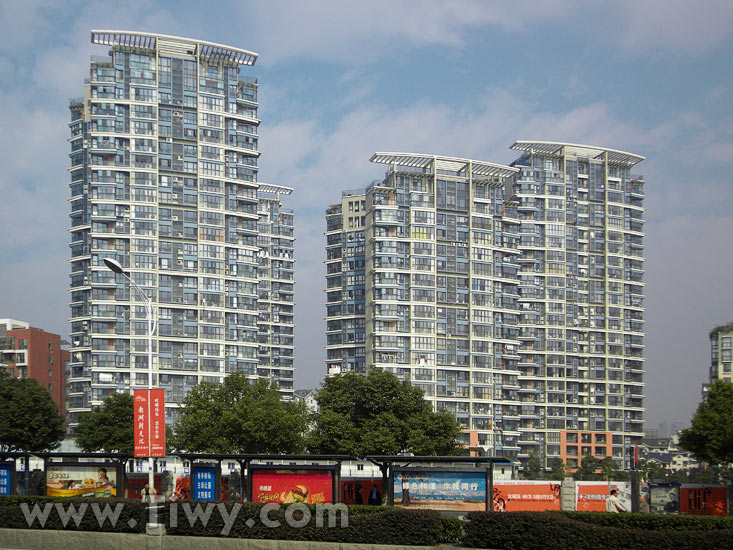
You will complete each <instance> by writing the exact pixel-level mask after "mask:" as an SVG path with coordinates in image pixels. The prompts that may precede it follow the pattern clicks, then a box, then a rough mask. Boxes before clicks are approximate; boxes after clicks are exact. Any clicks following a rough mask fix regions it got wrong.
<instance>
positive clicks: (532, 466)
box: [522, 451, 544, 479]
mask: <svg viewBox="0 0 733 550" xmlns="http://www.w3.org/2000/svg"><path fill="white" fill-rule="evenodd" d="M522 473H523V474H524V478H525V479H543V478H544V469H543V468H542V461H541V460H540V457H539V455H538V454H537V452H535V451H532V452H531V453H529V458H528V459H527V463H526V464H525V465H524V469H523V472H522Z"/></svg>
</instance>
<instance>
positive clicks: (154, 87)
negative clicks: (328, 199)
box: [69, 31, 293, 429]
mask: <svg viewBox="0 0 733 550" xmlns="http://www.w3.org/2000/svg"><path fill="white" fill-rule="evenodd" d="M91 41H92V43H94V44H99V45H104V46H107V47H108V53H109V55H108V56H106V57H100V56H92V60H91V65H90V74H89V78H88V79H87V80H86V82H85V86H84V96H83V97H80V98H76V99H72V100H71V101H70V110H71V123H70V128H71V137H70V140H69V141H70V144H71V155H70V157H71V168H70V175H71V185H70V187H71V200H70V202H71V325H72V326H71V340H72V349H71V363H70V394H69V408H70V417H69V420H70V426H71V427H72V429H73V426H74V424H75V422H76V420H77V415H78V413H79V412H80V411H84V410H88V409H89V407H90V406H93V405H98V404H100V403H101V401H102V399H103V398H104V397H105V396H107V395H108V394H110V393H111V392H120V391H129V390H130V389H132V388H136V387H140V388H145V387H147V384H148V364H147V324H146V311H145V306H144V302H143V301H141V299H140V298H139V297H138V296H137V295H136V293H135V292H134V291H133V289H131V288H130V285H129V284H127V282H126V281H125V279H124V278H123V277H122V276H120V275H115V274H114V273H113V272H111V271H110V270H109V269H107V268H106V267H105V265H104V259H105V258H111V259H114V260H116V261H117V262H119V263H120V264H121V265H122V266H123V267H124V269H125V270H126V271H128V272H129V276H130V277H131V278H132V280H133V281H135V282H136V283H137V284H138V285H139V286H140V287H141V288H142V289H143V290H144V292H145V293H146V294H148V295H149V296H151V297H152V301H153V303H154V310H155V312H156V314H157V315H156V316H157V326H156V332H155V335H154V342H153V355H154V358H153V368H154V371H155V374H154V377H153V378H154V379H153V385H155V386H158V387H162V388H165V390H166V401H167V407H166V418H167V420H169V421H171V420H173V419H174V417H175V412H176V407H177V404H178V403H179V402H180V401H181V400H182V399H183V397H184V396H185V394H186V393H187V392H188V391H189V390H190V389H191V388H192V387H194V386H195V385H196V384H198V383H199V382H201V381H211V382H217V381H220V380H221V379H222V378H223V377H224V376H226V375H227V374H228V373H232V372H244V373H246V374H248V375H250V376H252V377H253V378H254V377H257V376H266V377H269V378H272V379H277V381H278V383H279V384H280V389H281V393H282V394H283V396H284V397H285V398H287V397H289V396H291V395H292V391H293V390H292V377H293V376H292V373H293V364H292V353H291V352H290V353H288V352H287V351H285V352H284V353H280V355H279V359H278V360H277V361H275V362H272V361H271V362H269V364H268V365H267V366H266V367H264V362H265V360H266V358H267V357H268V354H269V353H270V351H271V350H272V349H273V348H272V347H270V346H271V342H272V339H271V337H270V335H271V334H281V331H280V330H279V329H277V328H276V327H274V326H273V324H272V323H273V322H272V321H266V320H264V319H262V322H261V321H260V317H261V316H262V315H263V314H264V313H265V311H268V312H272V311H274V310H278V314H279V313H280V311H283V315H281V316H279V317H278V318H279V319H283V320H284V321H283V327H284V329H285V332H286V334H287V333H289V336H286V337H284V338H285V339H287V338H288V337H289V338H292V317H288V313H289V315H292V283H293V281H292V213H285V212H283V211H280V210H279V208H280V206H281V205H280V202H279V196H280V195H281V194H282V191H283V188H278V187H277V186H270V187H271V188H270V187H265V188H263V187H262V186H261V184H258V183H257V159H258V157H259V152H258V138H257V134H258V126H259V123H260V121H259V119H258V118H257V107H258V103H257V81H256V79H254V78H252V77H251V76H247V75H246V74H243V73H245V72H246V71H245V69H247V68H248V67H250V66H252V65H253V64H254V63H255V61H256V59H257V54H255V53H252V52H249V51H247V50H243V49H239V48H232V47H229V46H223V45H220V44H213V43H210V42H204V41H197V40H190V39H186V38H178V37H171V36H165V35H158V34H150V33H140V32H127V31H92V33H91ZM260 198H262V201H260ZM273 224H274V225H273ZM258 225H261V226H262V227H264V228H265V233H266V234H263V235H262V237H261V240H258V236H259V232H258ZM286 226H287V229H286ZM288 232H289V235H286V234H285V233H288ZM275 254H276V255H277V256H278V259H277V261H276V262H275V261H271V260H270V258H271V257H272V256H273V255H275ZM281 255H282V256H281ZM281 257H282V260H281V259H280V258H281ZM265 258H267V260H265ZM285 264H287V265H285ZM275 265H277V268H278V273H277V274H275V273H274V272H270V271H269V270H270V268H272V267H274V266H275ZM281 265H282V269H280V268H281ZM280 273H282V274H288V277H282V278H280V277H279V274H280ZM261 275H262V280H261V278H260V276H261ZM275 275H277V276H275ZM273 276H274V278H275V279H276V280H277V281H278V282H277V283H275V284H277V285H279V286H278V288H277V293H278V294H277V296H274V295H269V290H268V292H267V294H268V295H267V296H266V297H265V298H264V301H263V302H262V303H260V298H259V297H260V295H263V294H264V293H265V289H266V288H269V289H272V288H273ZM281 279H287V281H288V282H285V281H284V280H282V282H281ZM265 281H267V282H265ZM283 297H287V298H288V299H286V300H283V301H285V302H287V306H285V305H283V306H281V305H280V300H282V299H283ZM281 307H282V308H283V309H282V310H281ZM287 308H289V312H288V311H286V310H287ZM279 322H280V321H277V322H276V324H277V323H279ZM260 329H263V330H264V331H265V333H266V334H267V335H268V336H267V337H266V339H267V342H266V343H262V342H261V340H262V339H263V337H258V331H259V330H260ZM263 344H264V345H263ZM282 345H283V346H284V349H292V342H291V341H290V342H289V343H283V344H282ZM279 346H280V344H278V347H279ZM260 364H263V368H262V369H260V370H258V366H259V365H260Z"/></svg>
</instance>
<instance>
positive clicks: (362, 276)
mask: <svg viewBox="0 0 733 550" xmlns="http://www.w3.org/2000/svg"><path fill="white" fill-rule="evenodd" d="M513 148H514V149H517V150H520V151H522V156H521V157H520V158H519V159H518V160H517V161H516V162H514V163H513V164H512V166H501V165H496V164H493V163H488V162H483V161H470V160H465V159H456V158H449V157H440V156H433V155H421V154H409V155H408V154H398V153H377V154H375V155H374V156H373V157H372V161H373V162H380V163H384V164H386V165H387V166H388V171H387V175H386V177H385V179H384V181H382V182H375V183H373V184H372V185H370V186H369V187H368V188H367V189H365V190H362V191H349V192H345V193H344V194H343V196H342V199H341V203H340V204H334V205H332V206H331V207H330V208H329V209H328V211H327V213H326V218H327V230H326V239H327V242H326V250H327V256H326V266H327V274H326V280H327V284H326V286H327V289H326V296H327V298H326V301H327V305H326V307H327V331H328V332H327V345H326V350H327V369H328V372H329V373H337V372H343V371H356V372H365V371H367V370H369V369H371V368H383V369H385V370H389V371H391V372H394V373H395V374H396V375H397V376H398V377H400V378H402V379H406V380H410V382H411V383H413V384H414V385H416V386H419V387H421V388H422V389H423V390H424V391H425V395H426V399H428V400H429V401H430V402H432V403H434V406H435V407H436V408H439V409H447V410H450V411H451V412H453V413H454V415H455V416H456V418H457V419H458V420H459V421H460V422H461V423H462V424H463V425H464V428H465V433H464V437H465V440H464V443H465V444H466V445H469V446H471V447H476V446H480V447H483V448H484V449H486V450H488V451H489V452H491V453H496V454H499V455H503V456H506V457H508V458H516V459H519V460H526V459H527V458H528V457H529V456H530V454H532V453H536V454H537V455H538V456H539V457H541V458H542V460H543V463H544V464H545V466H547V467H549V466H550V464H551V462H552V460H554V459H555V458H562V459H563V460H565V461H566V462H567V463H568V465H569V466H570V467H571V468H572V467H575V466H577V464H579V462H580V459H581V457H582V456H583V455H584V454H591V455H594V456H597V457H605V456H613V457H614V459H615V460H616V461H617V463H618V465H619V466H628V463H627V462H625V461H624V460H625V458H627V457H628V453H629V449H630V446H631V445H633V444H635V443H638V442H639V441H640V439H641V437H642V436H643V424H642V423H643V420H642V416H643V410H644V409H643V381H642V380H643V337H644V328H643V311H644V310H643V282H642V275H643V261H644V258H643V256H642V250H643V207H642V200H643V178H641V177H640V176H635V175H632V174H631V172H630V170H631V168H632V167H633V166H634V165H635V164H636V163H638V162H639V161H640V160H642V157H639V156H637V155H632V154H628V153H622V152H619V151H613V150H609V149H603V148H597V147H588V146H576V145H569V144H561V143H544V142H517V143H516V144H515V145H514V146H513Z"/></svg>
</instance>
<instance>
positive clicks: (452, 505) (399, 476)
mask: <svg viewBox="0 0 733 550" xmlns="http://www.w3.org/2000/svg"><path fill="white" fill-rule="evenodd" d="M394 503H395V506H401V507H404V508H427V509H431V510H460V511H466V512H468V511H483V510H486V473H485V472H484V471H475V472H467V471H464V472H456V471H453V472H439V471H425V472H422V471H397V472H395V473H394Z"/></svg>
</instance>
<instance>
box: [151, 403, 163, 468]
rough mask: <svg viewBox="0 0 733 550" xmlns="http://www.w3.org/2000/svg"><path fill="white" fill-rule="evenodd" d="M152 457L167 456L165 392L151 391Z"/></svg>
mask: <svg viewBox="0 0 733 550" xmlns="http://www.w3.org/2000/svg"><path fill="white" fill-rule="evenodd" d="M150 398H151V403H150V415H151V417H152V419H153V425H152V426H151V427H150V438H151V441H150V456H165V390H163V389H156V390H150Z"/></svg>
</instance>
